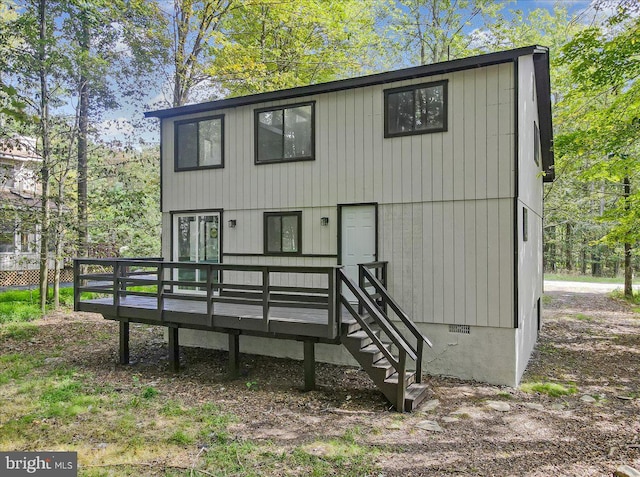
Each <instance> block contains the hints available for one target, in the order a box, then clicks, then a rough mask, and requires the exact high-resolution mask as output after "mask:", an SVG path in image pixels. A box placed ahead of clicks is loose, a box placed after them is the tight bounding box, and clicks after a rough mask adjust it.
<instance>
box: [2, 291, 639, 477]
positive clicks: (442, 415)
mask: <svg viewBox="0 0 640 477" xmlns="http://www.w3.org/2000/svg"><path fill="white" fill-rule="evenodd" d="M544 306H545V310H544V326H543V330H542V333H541V337H540V340H539V343H538V346H537V348H536V351H535V353H534V356H533V358H532V360H531V362H530V363H529V367H528V369H527V372H526V374H525V377H524V379H523V383H524V384H525V385H527V386H528V387H529V388H530V389H531V388H534V389H541V390H546V392H551V391H550V390H557V389H565V390H566V391H567V392H569V393H571V394H566V395H560V396H557V397H553V396H551V395H549V394H547V393H546V392H525V391H523V390H522V389H513V388H508V387H499V386H490V385H485V384H480V383H473V382H464V381H460V380H457V379H450V378H442V377H431V378H428V379H427V382H428V383H429V384H430V385H431V388H432V396H430V398H429V401H428V402H426V403H425V404H424V405H423V407H422V408H421V410H419V411H418V412H414V413H412V414H398V413H395V412H390V411H389V404H388V403H387V402H386V401H385V400H384V399H383V397H382V395H381V394H380V393H379V392H378V391H377V390H376V389H375V387H374V386H373V384H372V383H371V381H370V380H369V379H368V377H367V376H366V375H365V374H364V373H363V372H362V371H360V370H357V369H352V368H345V367H337V366H331V365H319V366H318V376H317V382H318V384H319V387H318V390H316V391H313V392H309V393H304V392H302V391H301V388H302V385H303V368H302V363H300V362H295V361H290V360H284V359H273V358H264V357H256V356H249V355H242V357H241V360H242V366H243V370H242V376H241V378H240V379H238V380H235V381H228V380H227V379H226V377H225V366H226V354H225V353H223V352H216V351H211V350H201V349H189V348H183V349H182V350H181V354H182V356H181V360H182V362H183V364H184V368H183V370H182V371H181V372H180V374H179V375H175V374H172V373H171V372H169V371H168V365H167V360H166V347H165V344H164V342H163V339H162V334H161V332H160V330H158V329H156V328H149V327H143V326H135V327H133V329H132V342H131V352H132V357H133V359H134V360H135V364H133V365H131V366H118V365H115V364H114V363H115V360H116V356H117V324H115V323H112V322H107V321H105V320H103V319H102V318H100V317H99V316H97V315H91V314H71V315H64V314H62V315H57V316H50V317H47V318H45V319H44V320H42V322H41V323H40V324H39V328H40V330H39V332H38V334H37V335H36V337H35V338H33V339H30V340H29V341H24V340H23V341H19V340H12V339H7V340H4V341H0V354H3V353H13V354H14V355H19V354H21V353H28V354H34V353H43V354H45V355H46V354H47V353H50V350H51V349H53V348H55V349H64V353H63V354H61V355H59V357H56V358H51V359H44V363H45V365H44V366H45V367H47V366H49V367H56V366H57V367H66V368H68V369H73V373H74V376H81V377H82V379H83V380H85V381H86V383H88V384H86V385H87V386H89V385H92V384H91V383H95V385H96V386H98V385H100V386H103V387H104V386H109V387H110V389H115V390H116V391H117V393H118V395H123V394H124V393H127V392H129V390H130V389H134V387H135V389H144V388H146V387H151V386H152V387H153V389H154V390H156V391H154V392H157V393H159V394H158V397H157V398H156V399H158V400H161V401H162V402H165V401H172V402H173V401H179V402H181V403H183V404H182V405H183V406H184V407H185V408H187V407H189V406H194V408H195V407H196V406H201V405H202V403H214V405H215V406H216V408H217V409H221V410H223V411H224V412H225V413H229V414H231V415H233V416H235V417H234V418H233V419H232V420H231V421H230V424H229V426H228V429H227V430H226V432H227V433H228V435H229V441H228V442H231V443H237V442H240V443H242V442H252V443H254V444H256V445H258V446H261V445H264V446H268V448H269V449H270V450H269V452H270V453H269V454H268V455H269V456H271V457H269V458H270V459H272V461H271V462H272V463H271V464H270V467H268V469H269V470H266V469H267V467H266V466H265V467H262V468H261V467H258V468H256V469H254V470H253V471H252V475H308V474H309V472H310V470H309V469H310V468H309V467H305V465H306V464H305V462H309V459H310V458H311V457H313V458H315V459H316V461H314V462H316V463H317V462H318V459H319V460H320V461H322V460H323V459H326V460H327V461H329V460H330V459H331V456H330V455H329V452H334V451H335V446H334V450H333V451H332V450H331V448H330V446H328V444H327V443H329V442H332V439H335V438H341V439H342V441H340V442H342V443H343V444H344V445H342V447H341V449H343V452H345V453H346V454H345V455H346V457H345V461H344V462H349V457H348V453H349V452H352V451H351V450H350V449H355V448H356V447H355V446H357V449H360V450H362V449H364V450H365V456H366V458H367V460H368V461H369V462H371V464H372V466H373V468H374V469H375V471H374V472H371V471H370V470H367V472H366V473H365V472H364V471H363V472H362V473H358V472H357V469H356V470H355V471H354V470H353V469H350V470H349V475H375V476H381V477H392V476H398V477H400V476H447V475H456V476H458V475H477V476H510V475H512V476H545V477H546V476H607V475H608V476H610V475H612V473H613V471H614V470H615V469H616V467H618V466H619V465H622V464H627V465H630V466H632V467H635V468H640V373H639V370H640V318H639V317H640V315H638V314H637V313H635V312H634V311H633V310H632V308H631V307H630V306H629V305H627V304H626V303H623V302H620V301H616V300H613V299H611V298H610V297H609V296H608V294H606V293H602V292H597V293H594V292H593V291H587V292H575V291H567V290H566V289H559V290H558V289H552V287H549V286H548V287H547V294H546V296H545V299H544ZM52 369H54V368H52ZM54 370H55V369H54ZM39 372H40V373H42V372H44V371H42V370H41V371H39ZM132 376H134V377H135V383H134V384H132ZM77 379H79V378H77ZM549 383H553V386H551V385H550V384H549ZM15 396H19V395H18V394H16V395H15ZM118 399H120V398H118ZM159 405H160V404H159ZM135 409H136V411H135V412H137V413H140V412H141V411H139V410H138V409H141V408H135ZM111 412H112V413H115V412H117V409H113V410H112V411H111ZM184 412H187V411H184ZM89 415H90V414H89ZM15 417H16V418H19V416H15ZM98 418H100V416H96V419H98ZM132 418H134V419H135V418H136V416H135V415H134V416H133V417H132ZM158 422H161V421H158ZM0 424H1V423H0ZM72 424H73V423H72ZM34 425H35V424H34ZM40 425H42V424H41V423H40ZM79 425H81V424H79ZM140 425H142V424H140V422H138V424H136V426H138V428H140V427H139V426H140ZM136 426H134V427H131V430H130V431H129V432H131V433H132V435H134V436H135V433H136V432H137V431H136ZM127 429H128V428H127ZM82 432H83V431H82V430H81V429H79V430H77V431H75V430H74V431H73V432H72V434H70V435H72V436H73V437H70V438H69V439H72V440H71V441H70V442H69V443H67V442H66V441H65V440H64V439H66V438H63V437H57V438H58V439H59V441H60V442H57V443H56V446H57V447H59V448H65V447H66V446H68V445H70V444H71V443H72V442H78V444H77V445H78V446H84V445H87V448H92V447H90V446H89V445H88V444H86V443H88V442H93V444H91V446H94V447H95V446H98V448H99V446H101V445H102V444H100V442H101V439H102V440H104V439H105V437H100V436H99V434H100V433H102V431H101V430H90V431H84V432H85V433H84V434H83V433H82ZM156 432H157V431H156ZM184 432H188V429H185V430H184ZM0 434H1V432H0ZM59 435H60V434H58V436H59ZM51 436H52V437H51V438H52V439H53V438H54V435H53V434H52V435H51ZM78 436H83V437H78ZM345 436H346V437H348V439H347V438H346V437H345ZM0 437H1V436H0ZM113 439H116V440H117V436H114V437H113ZM96 442H97V443H98V444H95V443H96ZM345 443H346V444H345ZM104 445H105V446H107V445H108V446H111V445H112V444H109V443H108V442H107V441H105V444H104ZM141 445H143V444H141ZM197 445H198V444H197V442H196V441H194V442H193V443H192V444H189V443H188V442H187V441H185V443H184V445H183V444H180V445H174V447H172V448H171V449H173V450H172V453H173V454H175V455H171V456H170V458H171V459H172V462H174V464H173V465H177V464H175V461H178V462H186V463H187V464H185V465H191V462H197V459H198V456H200V455H201V453H202V448H199V447H197ZM350 446H351V447H350ZM81 448H82V447H81ZM107 449H108V448H107ZM274 449H277V452H276V451H275V450H274ZM91 452H104V451H91ZM118 452H120V451H118ZM145 452H147V453H148V454H149V455H148V456H147V457H144V459H146V460H145V462H144V463H142V464H135V463H133V464H132V465H138V466H139V467H137V468H136V472H134V473H132V474H127V475H189V472H186V473H184V474H182V473H181V474H170V473H169V471H168V470H166V468H164V467H162V466H163V465H166V464H164V463H163V462H166V459H167V458H169V457H166V456H165V457H162V458H160V457H159V456H158V455H155V454H153V455H152V454H151V450H149V449H145ZM353 452H355V451H353ZM181 453H182V454H181ZM178 454H180V455H178ZM254 454H255V456H254V457H255V459H256V461H258V462H259V460H260V459H262V458H263V457H261V456H264V455H267V454H263V453H259V452H254ZM287 455H289V456H295V458H296V459H297V460H295V465H294V464H291V463H290V462H293V461H287V460H286V458H285V457H283V456H287ZM274 456H275V457H274ZM279 456H282V457H279ZM90 458H92V457H90V456H89V457H85V459H90ZM96 458H97V457H96ZM132 459H134V460H135V456H134V457H132ZM140 459H143V457H140ZM163 459H165V460H163ZM194 459H195V460H194ZM240 459H241V458H240V457H238V458H237V459H236V457H233V461H236V460H237V461H238V462H237V463H238V464H240ZM278 459H282V460H278ZM89 462H91V461H89ZM101 462H102V461H101ZM243 462H244V461H243ZM274 462H275V463H274ZM331 462H333V463H334V464H332V465H334V467H327V468H326V469H329V470H325V471H323V472H326V473H328V474H330V475H345V473H346V471H345V472H344V473H343V472H342V471H341V470H340V469H341V467H340V465H341V464H340V462H342V461H341V460H336V459H335V458H333V460H332V461H331ZM151 463H153V466H151ZM100 465H101V466H105V467H108V465H109V464H108V463H106V464H105V463H100ZM258 465H259V464H258ZM314 465H315V464H314ZM101 468H102V467H101ZM152 468H153V470H151V469H152ZM343 468H344V469H346V467H343ZM208 469H209V470H208V471H207V472H208V475H218V474H217V473H214V470H212V468H208ZM261 469H263V470H261ZM278 469H280V470H278ZM191 473H192V474H193V472H191ZM326 473H322V474H318V475H327V474H326ZM92 475H93V474H92ZM99 475H120V474H118V472H117V471H114V473H108V474H99ZM123 475H124V474H123ZM193 475H200V474H193ZM203 475H206V474H203ZM220 475H227V474H220ZM235 475H243V474H242V473H238V474H235Z"/></svg>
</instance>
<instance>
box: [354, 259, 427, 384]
mask: <svg viewBox="0 0 640 477" xmlns="http://www.w3.org/2000/svg"><path fill="white" fill-rule="evenodd" d="M371 270H374V272H373V273H372V271H371ZM379 270H380V272H378V271H379ZM386 280H387V262H372V263H363V264H360V265H358V285H359V287H360V289H361V290H362V291H363V293H364V294H365V295H367V297H368V298H369V299H371V300H372V301H374V302H375V303H376V304H377V305H378V309H379V311H380V313H381V315H382V316H383V318H384V319H385V320H386V322H387V323H388V326H389V327H390V328H391V329H392V332H393V333H394V334H398V335H400V336H403V337H404V336H405V333H402V332H401V331H400V330H399V329H398V326H397V325H396V323H395V322H394V320H391V319H389V314H388V310H389V308H391V310H393V312H394V313H395V315H396V316H397V317H398V318H399V319H400V321H401V322H402V324H403V325H404V326H405V327H406V328H407V330H409V333H410V334H411V335H413V337H414V339H415V346H414V345H413V343H409V342H408V341H407V340H405V342H404V343H405V344H406V346H407V351H410V353H408V354H409V355H411V356H412V357H413V358H414V359H415V362H416V382H417V383H420V382H421V381H422V356H423V352H424V345H425V344H426V345H427V346H429V347H430V348H431V347H432V346H433V345H432V344H431V341H429V339H428V338H427V337H426V336H424V335H423V334H422V332H421V331H420V330H419V329H418V327H417V326H416V325H415V323H414V322H413V320H411V318H409V315H407V313H405V311H404V310H403V309H402V308H401V307H400V305H399V304H398V302H397V301H396V300H395V299H394V298H393V297H392V296H391V295H390V294H389V292H388V290H387V281H386ZM370 289H372V292H370V291H369V290H370Z"/></svg>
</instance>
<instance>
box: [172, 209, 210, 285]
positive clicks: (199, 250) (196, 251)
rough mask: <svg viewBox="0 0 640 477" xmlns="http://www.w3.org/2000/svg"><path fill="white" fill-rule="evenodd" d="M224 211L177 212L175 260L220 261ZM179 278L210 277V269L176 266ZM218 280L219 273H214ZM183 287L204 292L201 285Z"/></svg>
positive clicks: (187, 279) (186, 279)
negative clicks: (221, 214)
mask: <svg viewBox="0 0 640 477" xmlns="http://www.w3.org/2000/svg"><path fill="white" fill-rule="evenodd" d="M219 244H220V214H219V213H218V212H210V213H202V214H197V213H189V214H176V215H174V216H173V246H174V249H173V260H174V261H176V262H188V263H220V247H219ZM174 273H175V278H174V279H177V280H185V281H206V280H207V277H206V271H204V270H195V269H192V268H179V269H176V270H175V272H174ZM213 280H214V283H216V282H217V280H218V277H217V272H216V276H214V277H213ZM177 288H178V290H180V291H183V292H184V291H186V292H189V291H192V292H200V291H204V290H203V289H201V287H192V286H180V285H178V287H177Z"/></svg>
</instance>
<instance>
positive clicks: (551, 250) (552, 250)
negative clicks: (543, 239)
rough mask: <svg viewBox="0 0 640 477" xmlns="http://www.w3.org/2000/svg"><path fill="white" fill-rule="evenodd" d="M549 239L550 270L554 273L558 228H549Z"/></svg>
mask: <svg viewBox="0 0 640 477" xmlns="http://www.w3.org/2000/svg"><path fill="white" fill-rule="evenodd" d="M549 237H551V240H550V241H549V242H550V243H549V270H550V271H552V272H554V273H555V271H556V228H555V227H549Z"/></svg>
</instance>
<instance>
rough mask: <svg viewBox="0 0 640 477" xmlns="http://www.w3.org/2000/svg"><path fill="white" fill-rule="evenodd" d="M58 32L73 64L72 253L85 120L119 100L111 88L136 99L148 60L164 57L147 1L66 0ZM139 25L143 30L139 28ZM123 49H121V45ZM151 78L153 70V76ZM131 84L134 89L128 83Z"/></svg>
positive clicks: (80, 229)
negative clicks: (74, 185)
mask: <svg viewBox="0 0 640 477" xmlns="http://www.w3.org/2000/svg"><path fill="white" fill-rule="evenodd" d="M61 7H62V10H63V15H62V17H63V19H64V22H63V29H62V30H63V33H64V37H65V40H66V42H67V44H68V45H69V47H70V53H69V58H70V61H71V62H72V63H73V68H72V75H71V77H72V81H73V84H72V86H71V89H72V94H73V95H76V96H77V114H76V118H77V129H78V133H77V190H78V200H77V212H78V213H77V233H78V250H77V253H78V256H80V257H86V256H87V252H88V240H89V229H88V227H89V224H88V219H87V214H88V212H87V210H88V204H87V193H88V192H87V161H88V143H89V133H90V130H91V125H92V124H95V123H96V122H97V121H98V120H99V118H100V115H101V114H102V113H103V112H104V111H106V110H109V109H112V108H115V107H117V106H118V105H119V103H118V99H117V98H116V94H115V92H114V89H115V88H119V89H120V90H121V91H122V92H125V94H123V95H122V96H123V97H126V96H133V97H134V98H135V97H137V98H138V99H139V98H140V97H141V92H142V91H144V88H143V87H142V86H143V84H141V80H142V79H143V78H144V77H147V78H148V77H150V75H153V68H150V66H151V65H153V63H154V60H156V59H158V58H159V57H163V56H164V52H163V50H162V48H158V47H157V46H154V43H156V44H159V45H160V47H162V46H164V45H163V43H162V42H158V41H157V40H158V39H159V38H161V36H160V34H159V32H160V30H161V29H162V27H163V26H164V22H163V19H162V17H161V15H160V11H159V10H158V8H157V6H156V5H155V4H153V3H147V2H142V1H139V0H135V1H128V2H125V1H123V0H116V1H105V0H92V1H90V2H88V1H84V0H66V1H64V2H61ZM141 26H143V27H144V29H141ZM123 47H124V48H126V51H122V49H123ZM153 76H154V77H155V75H153ZM132 82H133V83H136V86H135V87H134V88H132V87H131V83H132Z"/></svg>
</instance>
